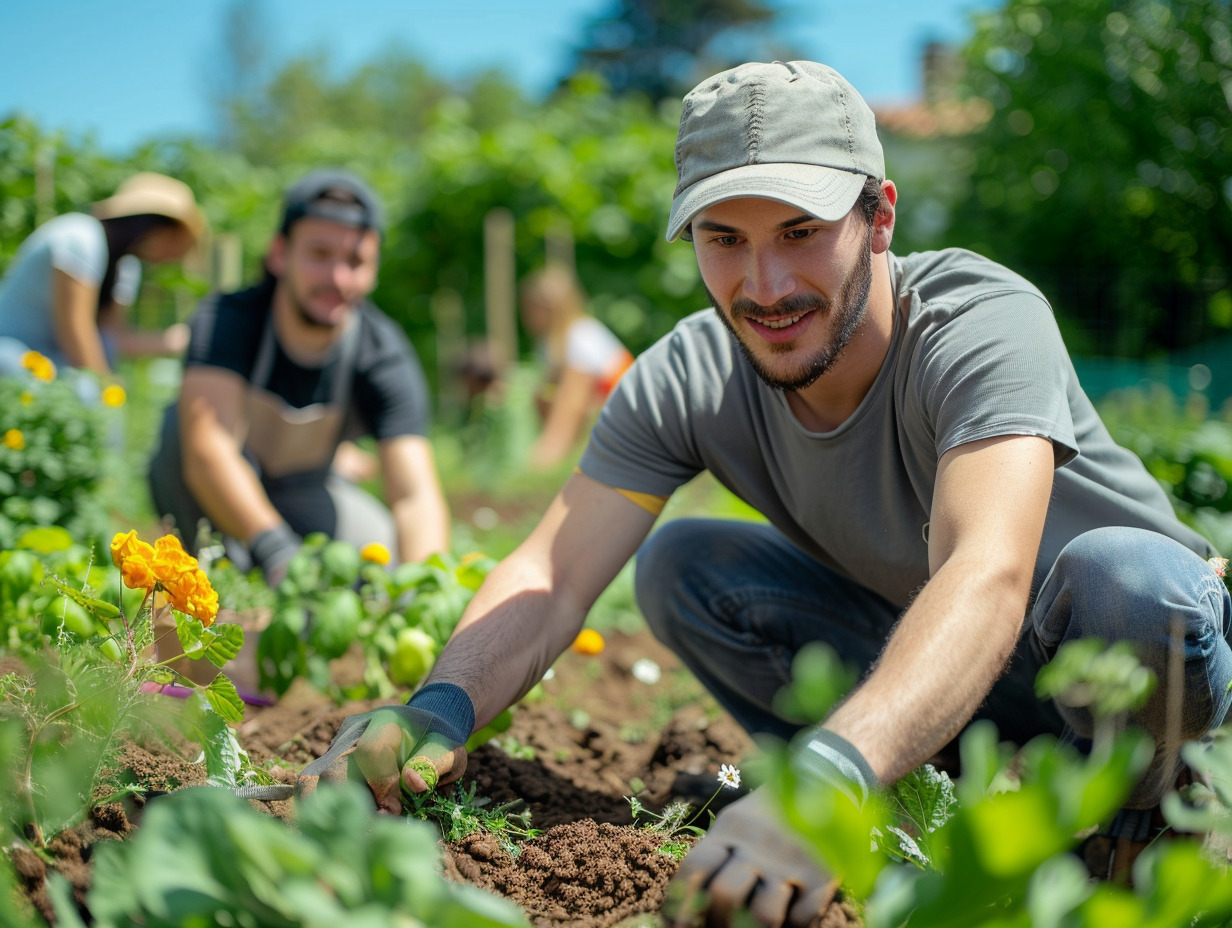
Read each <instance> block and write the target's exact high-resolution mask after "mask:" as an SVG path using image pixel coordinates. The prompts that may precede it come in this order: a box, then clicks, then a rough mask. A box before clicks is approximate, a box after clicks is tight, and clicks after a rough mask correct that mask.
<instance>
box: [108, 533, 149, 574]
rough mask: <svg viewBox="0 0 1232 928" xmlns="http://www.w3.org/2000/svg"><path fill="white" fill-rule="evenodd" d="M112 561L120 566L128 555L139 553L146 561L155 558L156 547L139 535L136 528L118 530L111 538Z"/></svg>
mask: <svg viewBox="0 0 1232 928" xmlns="http://www.w3.org/2000/svg"><path fill="white" fill-rule="evenodd" d="M110 547H111V562H112V563H113V564H115V565H116V567H120V566H121V565H122V564H123V561H124V559H125V558H126V557H132V556H133V555H138V556H140V557H142V558H144V559H145V560H146V561H153V560H154V547H153V546H152V545H150V544H147V543H146V542H144V541H142V540H141V539H140V538H138V537H137V532H136V530H133V531H130V532H116V534H115V536H114V537H113V538H112V539H111V545H110Z"/></svg>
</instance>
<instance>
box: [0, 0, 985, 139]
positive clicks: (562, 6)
mask: <svg viewBox="0 0 1232 928" xmlns="http://www.w3.org/2000/svg"><path fill="white" fill-rule="evenodd" d="M229 2H230V0H189V2H184V3H179V2H168V0H0V36H4V38H5V42H4V52H3V54H0V117H3V116H7V115H11V114H12V113H14V112H21V113H24V114H25V115H27V116H30V117H32V118H33V119H35V120H36V121H37V122H38V124H39V125H40V126H41V127H43V128H45V129H48V130H53V129H54V130H63V131H66V132H68V133H70V134H73V135H86V134H93V135H94V137H95V138H96V139H97V140H98V141H99V143H100V144H102V145H103V146H104V147H105V148H106V149H108V150H109V151H112V152H115V153H123V152H125V151H126V150H128V149H130V148H131V147H132V146H134V145H136V144H137V143H139V142H141V141H143V140H145V139H148V138H151V137H154V136H157V135H161V134H167V133H175V134H185V133H186V134H196V135H203V136H204V135H207V134H208V133H209V132H210V130H211V129H212V122H211V118H212V116H211V110H210V103H209V87H210V64H211V54H212V52H213V51H214V50H215V49H217V47H218V45H219V42H220V35H221V24H222V21H223V14H224V11H225V10H226V8H227V7H228V5H229ZM610 2H611V0H470V2H466V0H454V2H443V0H332V2H324V0H265V10H266V14H267V16H268V19H269V21H270V22H273V23H276V24H277V26H278V28H277V32H276V34H274V35H271V36H270V37H269V41H270V46H271V50H272V52H273V53H274V55H275V56H276V57H277V58H278V59H286V58H288V57H290V56H293V55H295V54H297V53H302V52H306V51H311V50H315V49H319V48H325V49H328V50H329V52H330V55H331V59H332V61H333V62H334V63H335V65H336V66H337V67H338V68H340V69H343V70H346V69H349V68H352V67H354V66H355V65H357V64H359V63H360V62H363V61H364V60H366V59H368V58H369V57H371V56H373V55H374V54H377V53H379V52H380V51H381V50H382V49H384V48H386V47H388V46H389V45H390V44H391V43H398V44H400V45H402V46H404V47H405V48H407V49H408V50H410V51H411V52H413V53H414V54H416V55H417V56H418V57H420V58H422V59H424V60H426V61H428V62H430V63H432V64H434V65H435V66H437V67H439V68H440V69H441V71H442V73H443V74H444V75H446V76H458V75H463V74H466V73H468V72H471V71H475V70H478V69H481V68H484V67H490V66H496V67H500V68H502V69H503V70H505V71H506V72H507V73H509V74H510V75H511V76H513V77H515V79H516V80H517V81H518V82H519V83H520V84H521V85H522V86H523V87H524V88H525V89H526V90H527V91H528V92H530V93H532V94H534V93H540V92H542V91H543V90H545V89H546V88H547V87H548V86H550V84H551V82H552V81H553V80H554V78H555V77H557V76H558V75H559V74H560V72H561V70H562V69H563V67H564V66H565V63H566V62H567V61H568V55H569V50H570V47H571V45H572V43H573V42H574V41H575V40H576V39H577V38H578V36H580V34H581V28H582V26H583V24H584V23H585V22H587V20H588V19H590V18H592V17H593V16H595V15H596V14H597V13H599V12H601V11H603V10H606V9H608V8H609V4H610ZM769 2H770V4H771V5H772V6H775V7H778V8H779V9H781V10H783V18H782V22H783V35H784V36H785V37H787V38H789V40H790V41H791V42H792V43H793V44H794V45H796V46H797V47H799V48H801V49H802V50H803V51H804V52H805V54H807V56H808V57H811V58H815V59H817V60H820V61H825V62H826V63H828V64H830V65H833V66H834V67H835V68H837V69H838V70H839V71H841V72H842V73H843V74H844V75H845V76H846V77H847V78H848V79H849V80H850V81H851V82H852V83H853V84H854V85H855V86H856V88H857V89H859V90H860V91H861V92H862V93H863V95H864V96H865V97H866V98H867V99H868V100H869V101H870V102H872V103H885V102H895V101H905V100H910V99H912V98H913V97H915V96H916V95H917V94H918V92H919V69H920V68H919V58H920V49H921V47H922V46H923V43H924V42H926V41H928V40H931V39H938V40H941V41H950V42H954V41H961V40H962V39H963V38H965V37H966V36H967V35H968V34H969V31H970V28H969V15H968V14H969V13H970V12H971V11H973V10H979V9H988V8H991V7H994V6H996V5H997V4H996V2H995V0H927V2H925V0H863V2H860V3H853V2H851V0H769ZM344 11H345V12H344Z"/></svg>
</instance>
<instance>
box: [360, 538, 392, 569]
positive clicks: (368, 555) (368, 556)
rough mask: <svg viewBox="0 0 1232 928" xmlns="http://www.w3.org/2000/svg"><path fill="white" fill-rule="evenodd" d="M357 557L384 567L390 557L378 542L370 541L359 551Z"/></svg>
mask: <svg viewBox="0 0 1232 928" xmlns="http://www.w3.org/2000/svg"><path fill="white" fill-rule="evenodd" d="M359 556H360V557H362V558H363V559H364V560H365V561H371V562H372V563H373V564H380V565H381V566H382V567H384V566H385V565H386V564H388V563H389V561H390V559H391V557H392V555H390V553H389V549H388V548H387V547H385V546H384V545H383V544H381V543H380V542H378V541H370V542H368V543H367V544H366V545H364V546H363V547H362V548H360V549H359Z"/></svg>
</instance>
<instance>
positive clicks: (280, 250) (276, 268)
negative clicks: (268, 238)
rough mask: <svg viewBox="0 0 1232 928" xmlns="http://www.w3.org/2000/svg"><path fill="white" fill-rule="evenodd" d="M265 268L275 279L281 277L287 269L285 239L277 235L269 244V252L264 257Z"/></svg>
mask: <svg viewBox="0 0 1232 928" xmlns="http://www.w3.org/2000/svg"><path fill="white" fill-rule="evenodd" d="M265 266H266V268H267V269H268V270H269V272H270V273H271V274H273V275H274V276H275V277H281V276H282V272H283V271H284V270H286V267H287V237H286V236H285V235H282V234H279V235H275V236H274V240H273V241H272V242H270V247H269V251H268V252H266V255H265Z"/></svg>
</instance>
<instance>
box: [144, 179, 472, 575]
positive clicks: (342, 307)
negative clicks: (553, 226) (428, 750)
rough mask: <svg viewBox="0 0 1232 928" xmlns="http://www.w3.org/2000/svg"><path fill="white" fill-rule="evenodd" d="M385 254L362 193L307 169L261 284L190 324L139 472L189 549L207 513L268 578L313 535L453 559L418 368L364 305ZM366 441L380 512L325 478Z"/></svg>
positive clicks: (405, 555) (407, 557)
mask: <svg viewBox="0 0 1232 928" xmlns="http://www.w3.org/2000/svg"><path fill="white" fill-rule="evenodd" d="M380 245H381V207H380V204H379V202H378V201H377V199H376V197H375V195H374V194H373V193H372V191H371V190H369V188H368V187H367V186H366V185H365V184H363V183H362V182H361V181H359V180H358V179H357V178H355V177H353V176H352V175H350V174H347V173H345V172H341V171H318V172H314V173H312V174H309V175H308V176H306V177H304V178H303V179H301V180H300V181H298V182H297V183H296V184H294V185H293V186H292V187H291V188H290V189H289V190H288V191H287V193H286V196H285V200H284V204H283V217H282V223H281V226H280V228H279V230H278V233H277V235H275V237H274V239H273V241H272V243H271V245H270V249H269V252H268V253H267V255H266V260H265V267H266V273H265V278H264V279H263V280H262V281H261V283H259V284H257V285H256V286H255V287H252V288H250V289H247V290H242V291H239V292H237V293H229V294H222V295H211V296H210V297H208V298H207V299H206V300H204V301H203V302H202V304H201V305H200V306H199V307H198V309H197V311H196V313H194V315H193V318H192V320H191V322H190V326H191V331H192V338H191V343H190V346H189V349H188V354H187V357H186V361H185V371H184V382H183V387H182V389H181V393H180V397H179V400H178V402H176V403H175V404H174V405H172V406H171V407H169V408H168V410H167V413H166V415H165V417H164V421H163V429H162V436H161V443H160V447H159V448H158V450H157V451H156V453H155V455H154V458H153V460H152V462H151V466H150V475H149V476H150V487H151V491H152V494H153V498H154V503H155V506H156V507H157V509H158V511H159V512H160V513H161V514H163V515H164V516H168V517H170V518H171V519H173V520H174V522H175V527H176V528H177V530H178V531H179V532H180V534H181V535H182V537H183V539H184V542H185V545H186V547H188V548H189V549H190V550H195V549H196V547H197V545H198V533H199V526H200V522H201V520H202V519H203V518H204V519H206V520H207V521H208V523H209V525H210V526H211V527H212V528H213V529H215V530H217V531H219V532H221V533H222V534H223V535H224V537H225V538H226V546H227V553H228V556H230V557H231V558H232V559H233V560H234V561H236V563H237V564H239V565H241V566H248V565H252V566H256V567H260V568H261V570H262V571H263V572H264V574H265V576H266V579H267V580H268V581H270V582H277V581H278V580H280V579H281V577H282V576H283V574H284V573H285V570H286V564H287V562H288V561H289V560H290V558H291V556H292V555H293V554H294V553H295V552H296V551H297V550H298V548H299V544H300V541H301V538H302V536H304V535H307V534H309V533H311V532H324V533H326V534H327V535H329V536H330V537H331V538H336V539H342V540H345V541H350V542H353V543H354V544H356V545H363V544H366V543H368V542H379V543H381V544H384V545H386V546H387V547H388V548H390V549H391V551H396V552H397V556H398V558H399V560H402V561H415V560H421V559H422V558H424V557H426V556H427V555H429V554H431V553H433V552H437V551H444V550H446V549H447V548H448V545H449V513H448V508H447V506H446V503H445V500H444V496H443V495H442V492H441V488H440V482H439V479H438V476H437V472H436V465H435V461H434V457H433V454H432V448H431V445H430V444H429V442H428V439H427V437H426V429H427V426H428V393H427V386H426V382H425V380H424V376H423V371H422V369H421V367H420V365H419V361H418V359H417V357H416V356H415V352H414V349H413V348H412V347H411V345H410V342H409V341H408V340H407V338H406V335H405V333H404V332H403V331H402V330H401V329H400V328H399V327H398V326H397V324H395V323H394V322H393V320H391V319H390V318H389V317H388V316H386V315H385V314H383V313H382V312H381V311H380V310H379V309H377V307H376V306H374V305H373V304H372V303H371V302H369V301H368V299H367V297H368V295H369V294H370V293H371V292H372V290H373V288H374V287H375V286H376V279H377V268H378V264H379V253H380ZM364 435H372V436H375V438H376V440H377V443H378V449H379V462H380V472H381V477H382V484H383V489H384V495H385V498H386V500H387V502H388V509H387V508H386V507H385V506H383V505H382V504H381V503H380V502H378V501H377V500H376V499H375V498H374V497H372V496H371V495H369V494H368V493H366V492H364V491H363V490H362V489H361V488H360V487H358V486H357V485H355V484H354V483H352V482H350V481H348V480H346V479H345V478H344V477H343V476H342V475H341V474H339V473H338V471H337V469H336V468H335V467H334V460H335V456H336V453H337V451H338V448H339V447H340V446H341V445H343V443H344V442H345V441H347V440H349V439H353V438H358V437H361V436H364Z"/></svg>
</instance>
